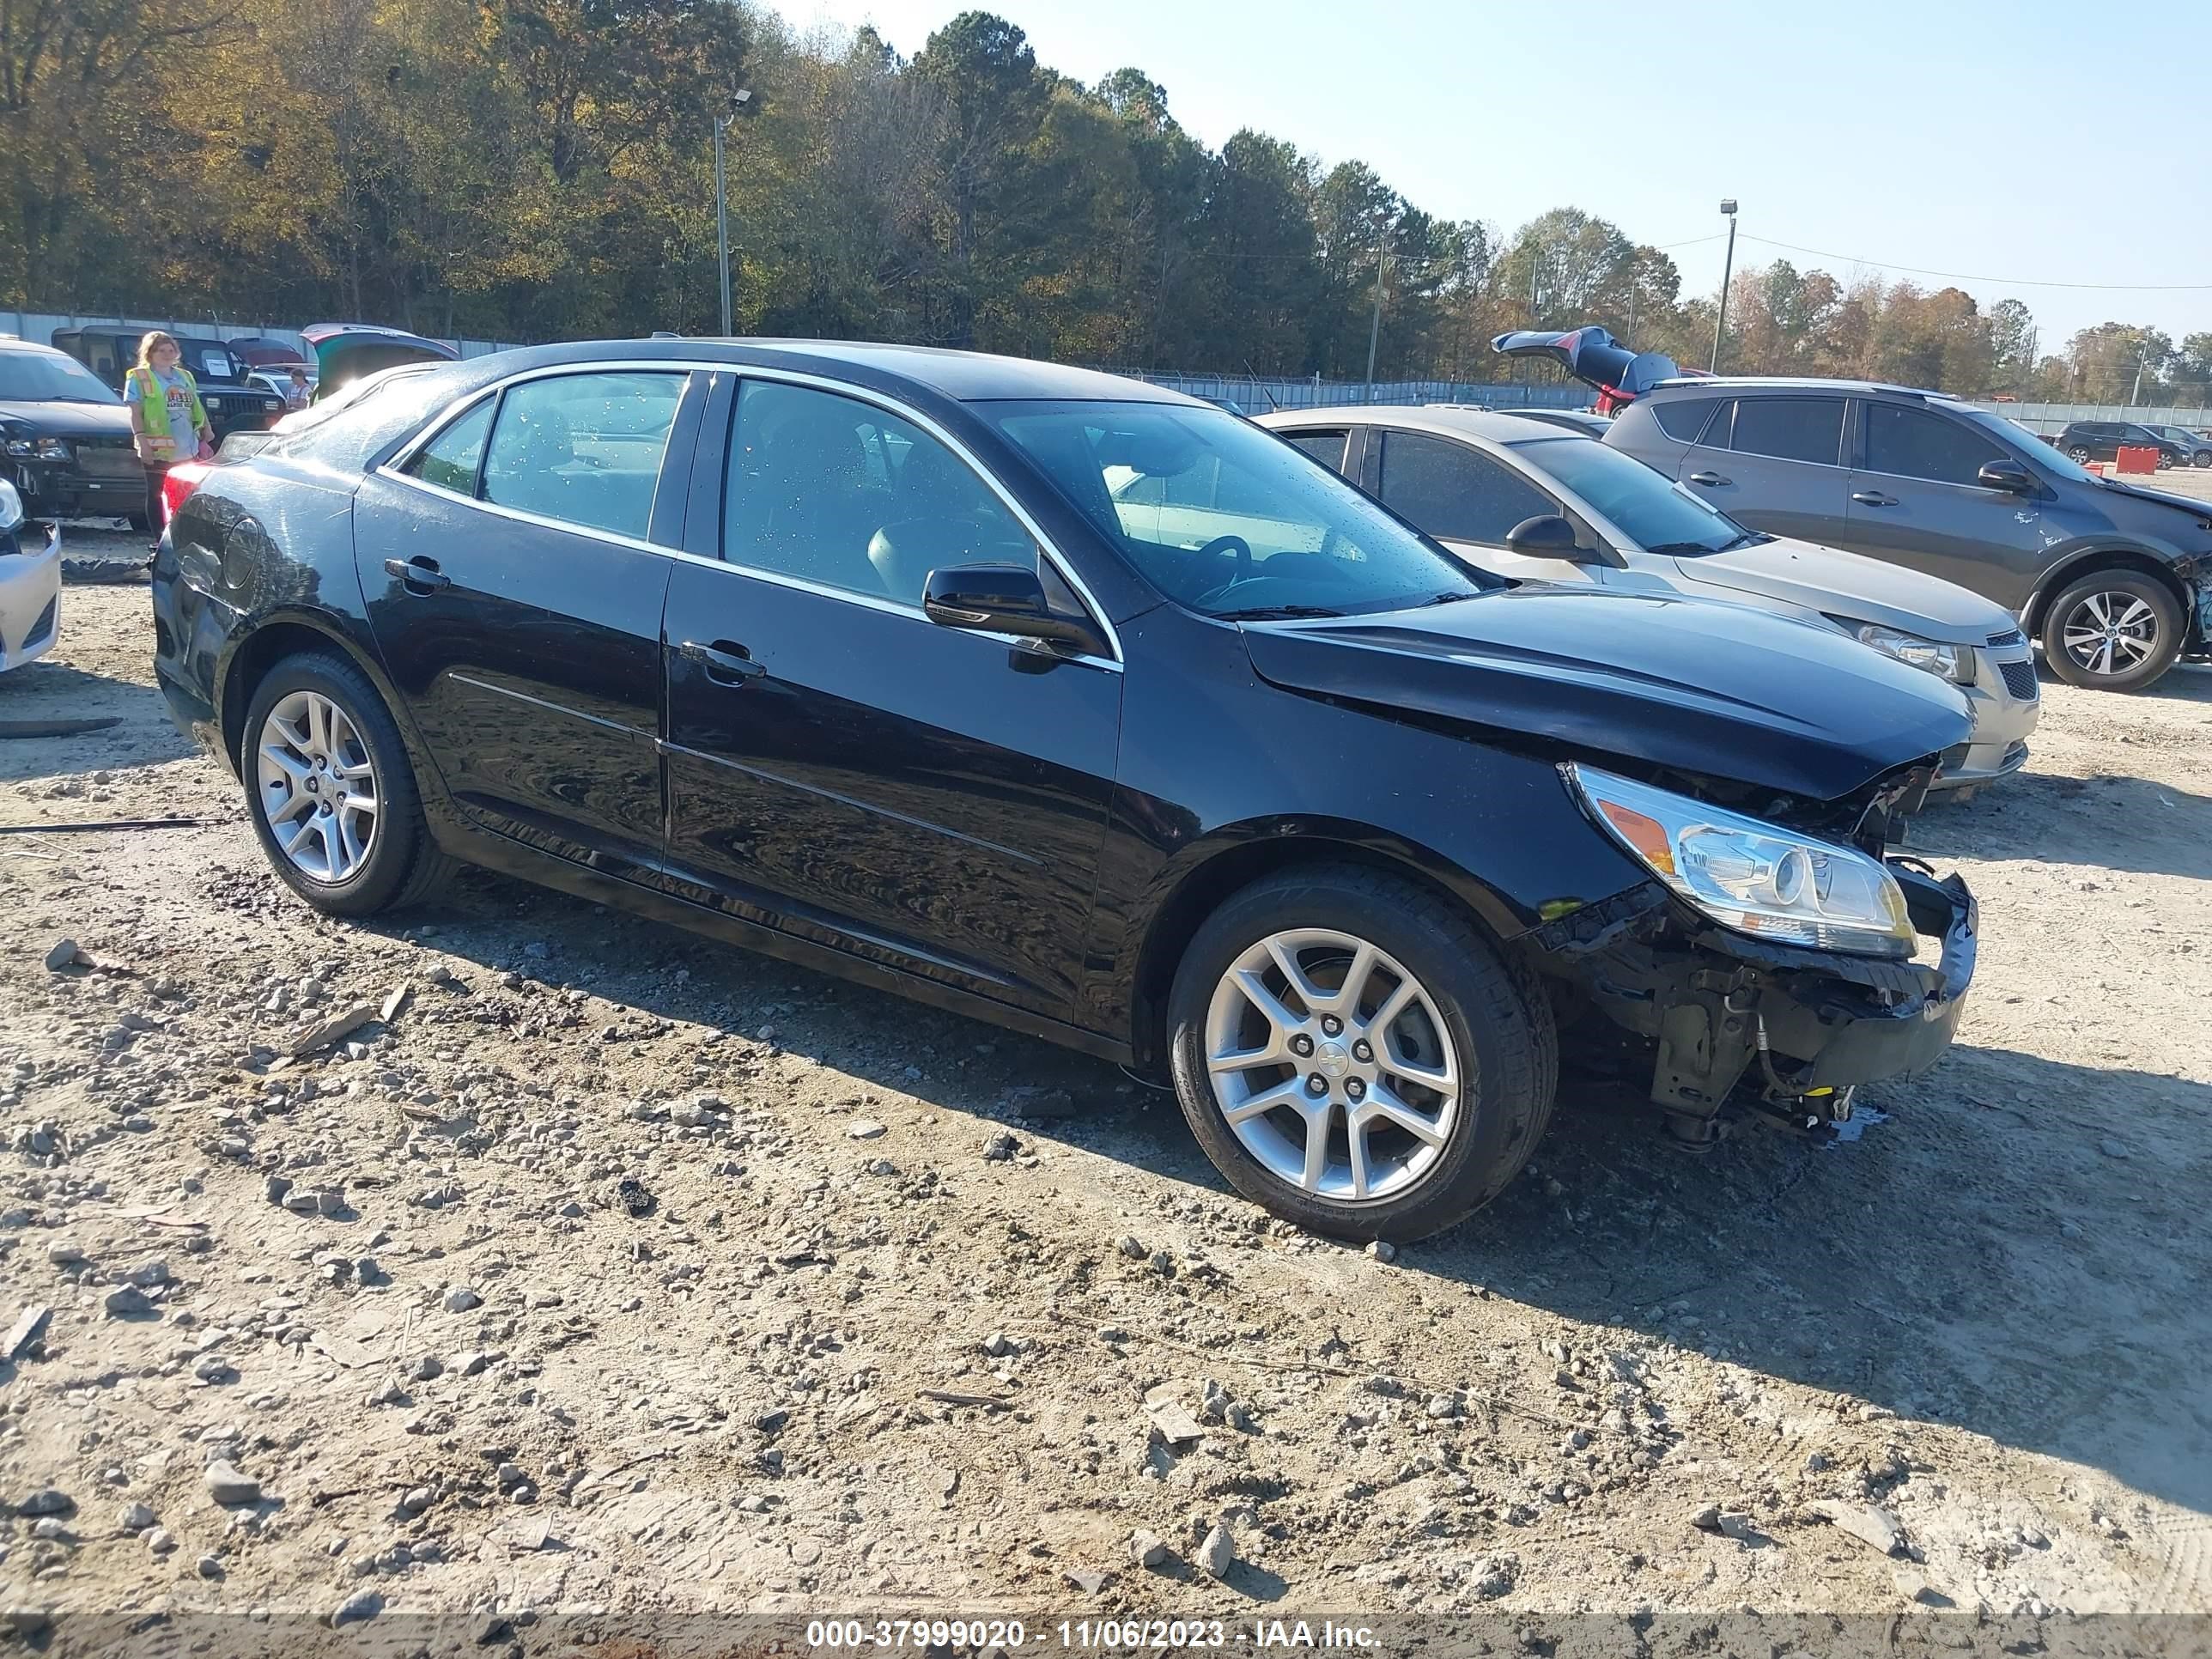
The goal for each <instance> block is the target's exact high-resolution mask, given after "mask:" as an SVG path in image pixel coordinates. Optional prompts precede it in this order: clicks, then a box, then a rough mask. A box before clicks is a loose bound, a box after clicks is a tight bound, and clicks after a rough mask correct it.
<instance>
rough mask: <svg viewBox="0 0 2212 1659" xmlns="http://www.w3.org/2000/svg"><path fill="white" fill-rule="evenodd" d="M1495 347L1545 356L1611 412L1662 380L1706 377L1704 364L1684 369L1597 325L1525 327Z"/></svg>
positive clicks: (1499, 339)
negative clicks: (1633, 348) (1592, 389)
mask: <svg viewBox="0 0 2212 1659" xmlns="http://www.w3.org/2000/svg"><path fill="white" fill-rule="evenodd" d="M1490 349H1492V351H1499V352H1503V353H1504V355H1505V356H1508V357H1542V358H1545V359H1547V360H1548V361H1550V362H1555V363H1557V364H1559V366H1560V367H1561V368H1564V369H1565V370H1566V371H1567V373H1568V374H1571V375H1573V376H1574V377H1575V378H1576V379H1577V380H1581V381H1583V382H1584V383H1585V384H1587V385H1589V386H1595V387H1596V388H1597V389H1598V392H1599V393H1600V394H1601V395H1600V398H1599V403H1598V407H1599V408H1600V410H1603V411H1605V412H1607V413H1610V412H1611V410H1612V408H1613V406H1616V405H1618V404H1626V403H1632V402H1634V401H1635V400H1636V399H1637V398H1640V397H1642V396H1643V395H1644V393H1645V392H1649V391H1650V390H1651V388H1652V387H1653V386H1656V385H1657V384H1658V383H1659V382H1660V381H1662V380H1678V379H1680V377H1682V376H1683V375H1686V374H1687V375H1695V376H1698V377H1699V378H1700V379H1703V378H1706V376H1705V371H1704V370H1703V369H1701V368H1682V367H1681V366H1680V364H1678V363H1677V362H1675V361H1674V359H1673V358H1672V357H1669V356H1665V355H1663V354H1662V353H1660V352H1656V351H1641V352H1639V351H1631V350H1630V349H1628V348H1627V347H1626V346H1625V345H1623V344H1621V343H1620V341H1618V340H1616V339H1614V338H1613V336H1612V335H1610V334H1608V333H1607V332H1606V331H1604V330H1603V329H1601V328H1599V327H1598V326H1596V325H1595V324H1593V325H1590V326H1589V327H1588V328H1572V329H1569V330H1567V331H1565V333H1547V332H1545V331H1541V330H1537V329H1521V330H1518V331H1516V332H1514V333H1511V334H1501V335H1499V336H1498V337H1497V338H1496V339H1494V340H1492V342H1491V343H1490Z"/></svg>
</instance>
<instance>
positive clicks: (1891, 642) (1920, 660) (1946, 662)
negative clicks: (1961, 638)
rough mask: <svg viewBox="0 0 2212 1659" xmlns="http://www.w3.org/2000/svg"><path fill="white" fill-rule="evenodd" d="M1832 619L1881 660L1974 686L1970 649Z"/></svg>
mask: <svg viewBox="0 0 2212 1659" xmlns="http://www.w3.org/2000/svg"><path fill="white" fill-rule="evenodd" d="M1836 620H1837V621H1838V622H1839V623H1842V624H1843V625H1844V627H1845V628H1848V629H1850V631H1851V635H1852V637H1853V638H1855V639H1857V641H1858V642H1859V643H1860V644H1861V645H1870V646H1872V647H1874V648H1875V650H1877V651H1879V652H1881V654H1882V655H1883V656H1885V657H1894V658H1896V659H1897V660H1898V661H1899V662H1901V663H1906V664H1909V665H1911V666H1912V667H1914V668H1924V669H1926V670H1927V671H1929V673H1931V674H1937V675H1941V676H1942V678H1945V679H1947V680H1948V681H1950V682H1951V684H1954V685H1972V684H1973V683H1974V653H1973V651H1972V648H1971V647H1966V646H1958V645H1945V644H1943V643H1942V641H1937V640H1923V639H1922V638H1921V637H1920V635H1917V634H1908V633H1906V632H1905V630H1904V629H1898V628H1884V627H1883V626H1882V625H1881V623H1855V622H1853V621H1851V620H1850V618H1849V617H1837V618H1836Z"/></svg>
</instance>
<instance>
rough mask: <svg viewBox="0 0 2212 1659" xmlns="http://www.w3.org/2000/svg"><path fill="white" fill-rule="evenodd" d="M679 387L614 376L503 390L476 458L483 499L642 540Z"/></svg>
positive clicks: (674, 378)
mask: <svg viewBox="0 0 2212 1659" xmlns="http://www.w3.org/2000/svg"><path fill="white" fill-rule="evenodd" d="M683 397H684V376H683V375H681V374H651V373H647V374H635V373H623V374H562V375H557V376H555V377H553V378H551V379H548V380H525V381H524V382H522V384H521V385H520V386H509V387H508V388H507V392H506V394H505V395H504V396H503V397H502V398H501V399H500V404H499V416H498V419H497V422H496V423H495V425H494V426H493V428H492V434H491V444H490V447H489V448H488V449H487V450H486V451H485V453H484V463H483V499H484V500H486V501H491V502H494V503H495V504H497V505H498V506H501V507H513V508H514V509H516V510H517V511H518V512H523V513H537V514H538V516H540V517H541V518H547V519H557V520H560V521H561V522H562V524H572V525H575V526H578V527H580V528H581V529H585V530H604V531H608V532H612V533H613V534H615V535H617V536H628V537H630V538H634V539H635V540H638V541H643V540H644V539H645V532H646V531H647V527H648V526H650V525H651V523H652V521H653V490H654V489H655V488H656V487H657V486H658V485H659V482H660V458H661V453H662V451H664V450H665V448H666V447H668V428H670V427H671V426H672V425H674V424H675V422H676V406H677V404H678V403H679V402H681V401H682V399H683Z"/></svg>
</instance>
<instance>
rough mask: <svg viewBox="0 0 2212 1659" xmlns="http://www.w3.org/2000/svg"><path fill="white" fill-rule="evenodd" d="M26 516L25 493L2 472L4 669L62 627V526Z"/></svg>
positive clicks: (39, 648)
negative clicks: (41, 535) (42, 526)
mask: <svg viewBox="0 0 2212 1659" xmlns="http://www.w3.org/2000/svg"><path fill="white" fill-rule="evenodd" d="M37 531H38V526H35V525H31V524H27V523H26V522H25V521H24V519H23V498H22V497H21V495H17V494H16V493H15V485H13V484H11V483H9V482H8V481H7V480H6V479H4V478H0V673H4V672H6V671H8V670H9V669H10V668H20V667H21V666H22V665H24V664H25V663H27V662H28V661H30V660H31V659H32V658H33V657H42V656H44V655H45V654H46V652H47V650H48V649H49V648H50V647H52V645H53V642H54V636H55V635H57V634H58V633H59V632H60V631H61V615H62V532H61V526H58V525H49V526H46V541H45V544H44V545H43V546H41V545H40V543H39V541H38V538H37Z"/></svg>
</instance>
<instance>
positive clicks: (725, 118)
mask: <svg viewBox="0 0 2212 1659" xmlns="http://www.w3.org/2000/svg"><path fill="white" fill-rule="evenodd" d="M752 100H753V94H752V89H751V88H749V87H739V88H738V89H737V90H736V91H735V92H732V94H730V106H729V108H727V109H726V110H724V111H723V112H721V113H720V114H719V115H717V116H715V118H714V246H715V250H716V252H718V253H719V254H720V260H721V272H722V336H723V337H724V338H725V339H726V338H728V337H729V334H730V197H729V191H727V189H726V188H725V186H724V185H723V182H722V129H723V128H724V127H726V126H728V125H730V123H731V122H732V121H734V120H736V119H737V118H738V116H740V115H741V114H743V113H744V108H745V106H746V105H748V104H750V103H751V102H752Z"/></svg>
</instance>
